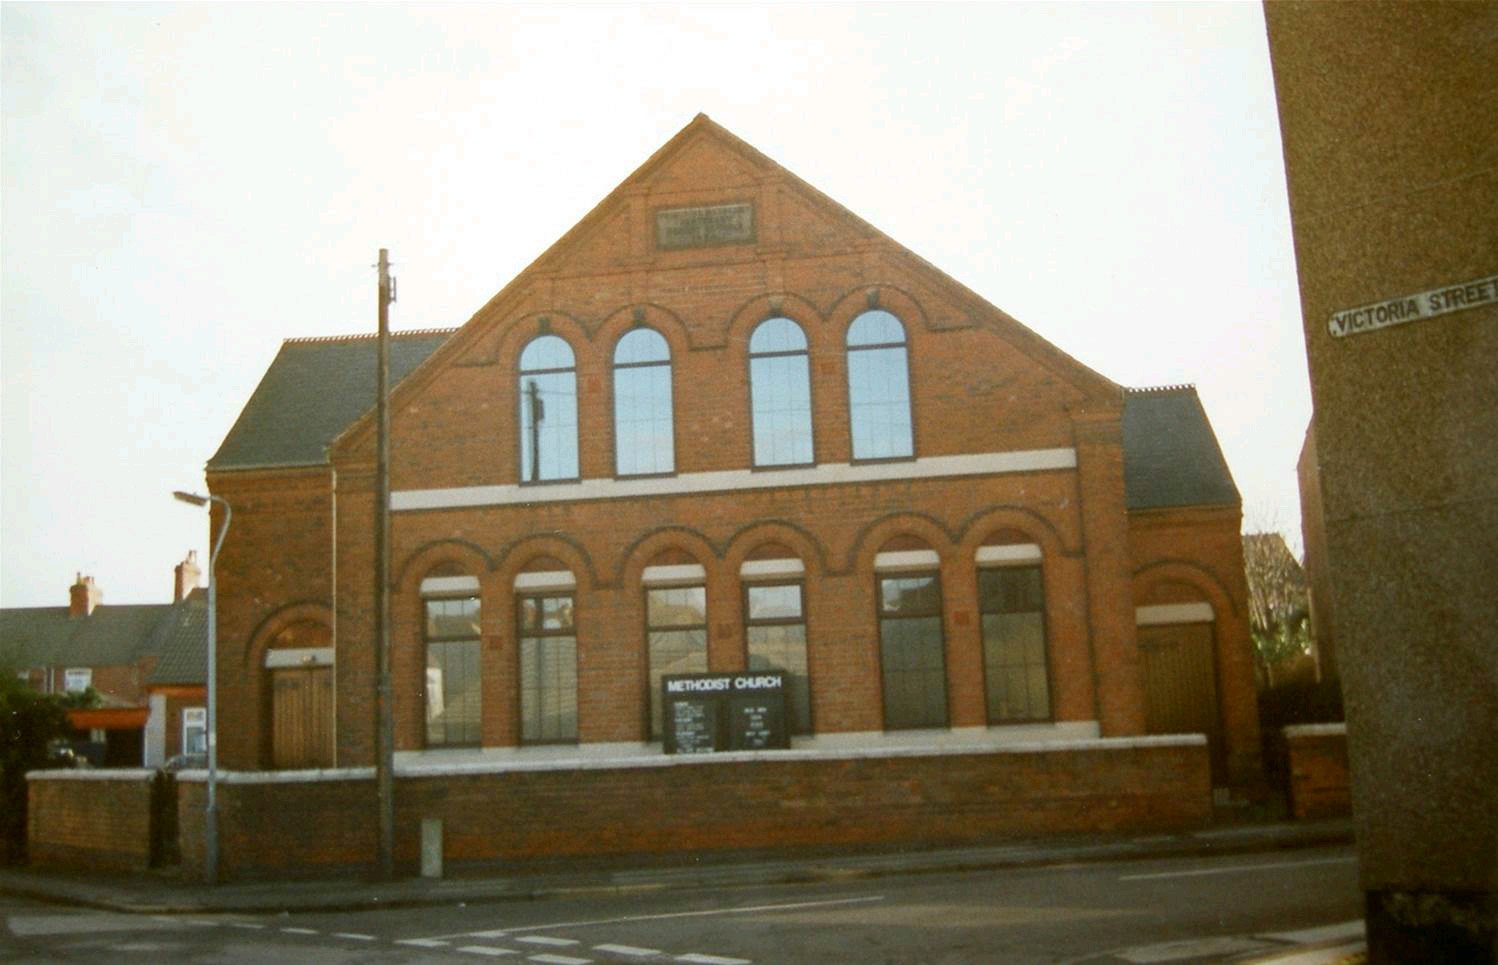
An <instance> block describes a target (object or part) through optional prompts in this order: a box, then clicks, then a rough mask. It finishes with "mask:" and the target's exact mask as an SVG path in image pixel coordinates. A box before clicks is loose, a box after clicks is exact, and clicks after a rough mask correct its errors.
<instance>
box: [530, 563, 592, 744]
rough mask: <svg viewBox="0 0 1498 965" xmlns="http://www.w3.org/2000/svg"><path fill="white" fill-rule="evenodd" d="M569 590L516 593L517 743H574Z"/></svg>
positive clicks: (573, 637)
mask: <svg viewBox="0 0 1498 965" xmlns="http://www.w3.org/2000/svg"><path fill="white" fill-rule="evenodd" d="M573 605H574V597H573V594H572V593H571V592H551V593H544V594H534V595H522V596H521V597H519V599H518V600H517V601H516V611H517V613H518V615H519V622H520V633H519V638H520V739H521V741H522V742H523V743H527V744H547V743H566V742H570V741H576V740H577V631H576V630H575V629H574V626H573V617H572V614H573Z"/></svg>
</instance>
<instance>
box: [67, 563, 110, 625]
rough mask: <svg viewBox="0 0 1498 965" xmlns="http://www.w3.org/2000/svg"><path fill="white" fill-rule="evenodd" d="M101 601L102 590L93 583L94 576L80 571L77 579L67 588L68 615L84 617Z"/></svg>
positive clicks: (102, 597)
mask: <svg viewBox="0 0 1498 965" xmlns="http://www.w3.org/2000/svg"><path fill="white" fill-rule="evenodd" d="M103 601H104V591H103V590H101V589H99V587H98V586H97V585H95V583H94V578H93V577H92V576H84V575H83V574H82V573H81V572H80V573H79V574H78V579H77V581H76V582H75V583H74V584H73V585H72V586H71V587H69V588H68V616H70V617H86V616H88V615H89V614H91V613H93V612H94V607H96V606H98V605H99V604H100V603H102V602H103Z"/></svg>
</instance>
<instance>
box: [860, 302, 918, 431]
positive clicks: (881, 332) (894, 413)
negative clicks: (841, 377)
mask: <svg viewBox="0 0 1498 965" xmlns="http://www.w3.org/2000/svg"><path fill="white" fill-rule="evenodd" d="M847 347H848V419H849V422H850V424H851V426H852V433H853V440H852V441H853V458H854V459H907V458H909V457H911V456H913V455H915V438H914V433H913V431H912V427H911V418H910V365H909V352H908V351H907V348H906V343H905V326H904V325H902V324H901V323H900V320H899V319H898V318H896V317H895V316H894V315H892V314H891V313H889V312H887V311H884V310H883V309H878V308H876V309H873V310H871V311H867V312H864V313H863V314H861V315H859V316H858V317H857V318H855V319H854V320H853V324H852V325H850V326H848V340H847Z"/></svg>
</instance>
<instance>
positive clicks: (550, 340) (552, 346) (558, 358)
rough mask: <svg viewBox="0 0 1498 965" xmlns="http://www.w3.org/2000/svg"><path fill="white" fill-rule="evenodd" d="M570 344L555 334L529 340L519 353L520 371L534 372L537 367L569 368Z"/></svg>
mask: <svg viewBox="0 0 1498 965" xmlns="http://www.w3.org/2000/svg"><path fill="white" fill-rule="evenodd" d="M572 366H573V362H572V346H570V345H568V344H567V341H566V340H565V339H563V338H560V337H558V336H556V335H542V336H541V337H540V338H535V339H532V340H531V343H530V344H529V345H527V346H526V347H525V351H523V352H521V353H520V371H522V372H534V371H536V370H538V369H570V368H572Z"/></svg>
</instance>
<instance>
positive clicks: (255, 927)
mask: <svg viewBox="0 0 1498 965" xmlns="http://www.w3.org/2000/svg"><path fill="white" fill-rule="evenodd" d="M229 927H230V928H244V929H247V930H249V931H260V930H262V929H263V928H265V926H264V925H262V924H260V923H259V922H257V921H231V922H229Z"/></svg>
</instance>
